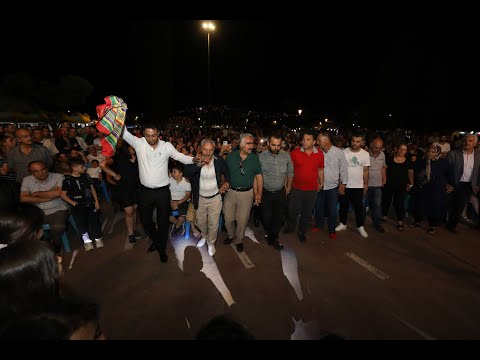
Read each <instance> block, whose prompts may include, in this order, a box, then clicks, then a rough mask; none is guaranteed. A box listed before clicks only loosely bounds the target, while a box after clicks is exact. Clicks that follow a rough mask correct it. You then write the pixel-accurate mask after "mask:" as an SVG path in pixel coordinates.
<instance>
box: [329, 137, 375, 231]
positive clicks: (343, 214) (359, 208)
mask: <svg viewBox="0 0 480 360" xmlns="http://www.w3.org/2000/svg"><path fill="white" fill-rule="evenodd" d="M363 141H364V136H363V134H360V133H358V134H353V135H352V139H351V141H350V147H348V148H346V149H344V150H343V152H344V153H345V158H346V159H347V166H348V180H347V188H346V189H345V194H344V195H340V196H339V199H340V224H339V225H338V226H337V227H336V228H335V230H336V231H342V230H346V229H347V214H348V207H349V206H350V202H352V205H353V210H354V212H355V220H356V223H357V228H358V232H359V233H360V235H361V236H362V237H364V238H366V237H368V234H367V232H366V231H365V229H364V228H363V224H364V222H365V211H364V209H363V195H365V193H366V192H367V190H368V167H369V166H370V154H369V153H368V152H366V151H365V150H363V149H362V143H363Z"/></svg>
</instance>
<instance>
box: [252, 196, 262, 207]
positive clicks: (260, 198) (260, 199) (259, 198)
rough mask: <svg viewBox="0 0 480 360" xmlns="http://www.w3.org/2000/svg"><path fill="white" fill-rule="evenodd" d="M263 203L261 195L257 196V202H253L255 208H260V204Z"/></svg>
mask: <svg viewBox="0 0 480 360" xmlns="http://www.w3.org/2000/svg"><path fill="white" fill-rule="evenodd" d="M261 202H262V195H260V194H255V200H254V202H253V205H254V206H260V203H261Z"/></svg>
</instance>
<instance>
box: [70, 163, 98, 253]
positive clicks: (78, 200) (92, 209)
mask: <svg viewBox="0 0 480 360" xmlns="http://www.w3.org/2000/svg"><path fill="white" fill-rule="evenodd" d="M70 166H71V168H72V174H71V175H67V176H65V180H64V181H63V186H62V199H63V200H64V201H65V202H67V203H69V204H70V205H72V208H71V213H72V216H73V218H74V220H75V222H76V223H77V226H78V229H79V230H80V233H81V234H82V240H83V243H84V247H85V251H90V250H93V249H94V247H93V243H92V240H91V238H93V239H95V243H96V245H97V248H102V247H103V236H102V229H101V227H100V222H99V219H98V210H99V209H100V203H99V201H98V197H97V192H96V191H95V188H94V186H93V183H92V179H91V178H90V176H88V175H87V174H85V164H84V162H83V160H82V159H81V158H73V159H71V161H70Z"/></svg>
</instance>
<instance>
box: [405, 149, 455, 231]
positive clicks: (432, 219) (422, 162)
mask: <svg viewBox="0 0 480 360" xmlns="http://www.w3.org/2000/svg"><path fill="white" fill-rule="evenodd" d="M441 154H442V149H441V147H440V146H438V145H432V146H430V147H429V148H428V149H427V154H426V158H425V159H418V160H417V161H416V162H415V165H414V173H415V187H414V188H413V190H414V192H413V193H414V197H415V205H414V216H415V222H414V223H413V224H412V225H410V227H412V228H415V227H419V226H420V224H421V222H422V219H423V218H424V217H427V219H428V223H429V226H430V227H429V229H428V233H429V234H431V235H434V234H436V232H437V230H436V229H437V227H438V225H439V224H440V223H441V221H442V219H443V218H444V217H445V214H446V196H447V190H446V189H447V183H448V172H449V164H448V162H447V161H446V160H445V159H443V158H441Z"/></svg>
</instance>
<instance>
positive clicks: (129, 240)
mask: <svg viewBox="0 0 480 360" xmlns="http://www.w3.org/2000/svg"><path fill="white" fill-rule="evenodd" d="M128 242H129V243H130V244H136V243H137V239H136V238H135V235H134V234H130V235H128Z"/></svg>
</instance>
